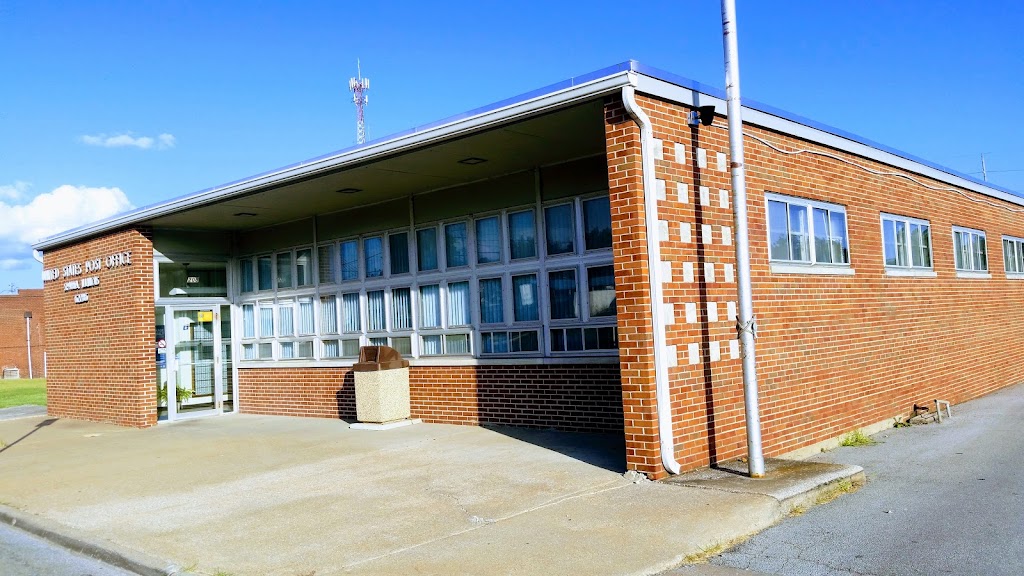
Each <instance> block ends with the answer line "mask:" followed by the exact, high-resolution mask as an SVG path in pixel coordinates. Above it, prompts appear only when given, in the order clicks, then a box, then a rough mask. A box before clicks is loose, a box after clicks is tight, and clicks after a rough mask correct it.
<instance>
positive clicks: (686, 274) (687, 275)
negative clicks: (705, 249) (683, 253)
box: [683, 262, 693, 284]
mask: <svg viewBox="0 0 1024 576" xmlns="http://www.w3.org/2000/svg"><path fill="white" fill-rule="evenodd" d="M683 282H686V283H687V284H689V283H691V282H693V262H683Z"/></svg>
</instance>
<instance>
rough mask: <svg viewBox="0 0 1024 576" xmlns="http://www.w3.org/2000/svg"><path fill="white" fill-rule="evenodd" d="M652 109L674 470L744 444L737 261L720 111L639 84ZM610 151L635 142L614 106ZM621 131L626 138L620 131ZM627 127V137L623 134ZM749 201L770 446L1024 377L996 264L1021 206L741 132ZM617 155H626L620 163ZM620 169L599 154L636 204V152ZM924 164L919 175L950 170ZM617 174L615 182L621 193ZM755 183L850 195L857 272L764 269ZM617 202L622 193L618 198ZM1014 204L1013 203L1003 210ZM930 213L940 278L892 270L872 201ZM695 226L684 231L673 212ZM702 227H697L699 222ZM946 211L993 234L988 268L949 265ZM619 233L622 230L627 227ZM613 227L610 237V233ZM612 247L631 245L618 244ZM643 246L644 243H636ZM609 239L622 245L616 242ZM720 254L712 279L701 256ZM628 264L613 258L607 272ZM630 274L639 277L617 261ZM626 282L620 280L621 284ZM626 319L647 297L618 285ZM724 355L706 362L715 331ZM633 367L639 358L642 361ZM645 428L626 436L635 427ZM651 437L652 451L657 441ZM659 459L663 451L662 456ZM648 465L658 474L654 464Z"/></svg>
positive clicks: (1019, 337)
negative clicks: (709, 116)
mask: <svg viewBox="0 0 1024 576" xmlns="http://www.w3.org/2000/svg"><path fill="white" fill-rule="evenodd" d="M638 100H639V101H640V103H641V106H643V108H644V109H645V111H647V113H648V114H649V115H650V116H651V118H652V121H653V122H654V135H655V137H656V138H661V139H663V140H664V141H665V146H664V151H665V152H664V160H660V161H658V162H656V164H657V167H656V172H657V177H658V178H659V179H664V180H666V181H667V186H666V192H667V193H666V196H667V197H666V200H665V201H662V202H659V218H660V219H662V220H667V221H668V222H669V237H668V240H667V241H663V242H662V244H661V247H662V258H663V259H665V260H668V261H669V262H671V264H672V270H673V275H672V281H671V282H669V283H668V284H666V285H665V293H666V300H667V301H669V302H672V303H674V304H675V307H676V317H675V323H674V324H673V325H671V326H669V329H668V333H667V338H668V344H669V345H674V346H676V347H677V352H678V366H677V367H676V368H673V369H671V370H670V377H671V380H672V410H673V414H674V423H675V425H674V430H675V440H676V450H677V459H678V460H679V461H680V462H681V463H682V464H683V467H684V469H692V468H696V467H699V466H702V465H706V464H708V463H711V462H715V461H721V460H725V459H730V458H734V457H738V456H742V455H744V453H745V450H746V444H745V442H746V439H745V433H744V427H743V394H742V382H741V367H740V360H739V359H733V358H732V357H731V355H730V349H729V341H730V340H735V338H736V331H735V323H734V321H732V320H730V319H729V318H728V317H727V315H726V305H727V303H728V302H730V301H733V302H735V301H736V284H735V273H733V280H732V281H731V282H730V281H725V277H724V276H725V268H726V265H733V266H734V264H735V257H734V255H735V253H734V246H733V245H731V244H730V245H726V244H724V243H723V241H722V227H723V226H725V227H728V228H729V229H730V232H731V231H732V230H731V229H732V227H733V221H732V218H733V212H732V206H731V202H732V193H731V184H730V178H729V173H728V172H727V171H719V170H717V162H716V153H718V152H724V153H727V152H728V134H727V131H726V129H725V127H724V126H725V122H724V119H723V118H719V119H718V121H717V123H716V125H715V126H713V127H703V126H702V127H701V128H700V129H699V130H692V129H691V128H690V127H689V126H687V125H686V123H685V113H686V111H687V110H686V108H685V107H682V106H677V105H674V104H670V103H667V102H663V101H660V100H656V99H654V98H644V97H641V98H638ZM619 107H620V104H618V103H616V102H610V103H609V104H608V106H607V108H608V110H609V111H611V112H613V113H612V114H610V115H609V117H610V118H618V116H617V110H618V109H619ZM606 126H607V127H608V135H609V137H608V151H609V152H608V153H609V158H612V157H614V156H615V155H617V154H620V152H619V151H620V150H623V149H626V150H629V151H630V152H629V153H630V154H631V155H635V153H636V150H638V149H639V142H638V139H639V132H638V131H636V130H632V129H628V128H625V127H622V126H621V125H620V124H618V123H616V122H612V121H609V122H607V123H606ZM745 129H746V131H748V132H750V133H753V134H755V135H758V136H760V137H763V138H765V139H767V140H769V141H771V142H772V143H773V144H775V145H777V146H780V147H782V148H784V149H788V150H791V149H796V148H809V149H813V150H820V151H825V152H828V153H831V154H834V155H837V156H840V157H842V158H845V159H848V160H851V161H855V162H857V163H859V164H862V165H865V166H868V167H871V168H873V169H876V170H885V171H891V172H904V171H902V170H898V169H895V168H892V167H890V166H886V165H884V164H881V163H878V162H874V161H871V160H867V159H864V158H860V157H856V156H854V155H851V154H847V153H844V152H840V151H837V150H833V149H829V148H827V147H824V146H820V145H816V144H812V143H809V142H806V141H802V140H799V139H797V138H794V137H792V136H786V135H782V134H777V133H773V132H771V131H769V130H765V129H761V128H757V127H752V126H747V127H746V128H745ZM624 138H625V140H626V141H625V142H624V141H623V139H624ZM630 140H633V141H634V142H630ZM677 142H678V143H682V144H684V145H685V153H686V158H685V159H684V160H685V161H684V162H680V161H679V160H680V159H678V158H675V146H674V143H677ZM697 148H703V149H706V150H707V154H708V165H707V168H704V169H701V168H699V167H698V166H697V163H696V149H697ZM745 152H746V162H747V190H748V210H749V221H750V237H751V258H752V267H753V270H752V273H753V293H754V312H755V314H756V316H757V318H758V327H759V338H758V340H757V355H758V357H757V358H758V362H757V364H758V377H759V380H760V391H761V418H762V423H763V427H762V431H763V436H764V446H765V453H766V454H767V455H778V454H782V453H785V452H789V451H792V450H795V449H798V448H801V447H805V446H808V445H811V444H814V443H816V442H819V441H822V440H826V439H829V438H834V437H836V436H839V435H841V434H843V433H845V432H848V431H849V430H851V429H854V428H857V427H859V426H864V425H866V424H871V423H875V422H879V421H882V420H884V419H887V418H891V417H893V416H896V415H898V414H906V413H908V412H909V411H910V410H911V408H912V407H913V405H914V404H915V403H922V404H929V403H931V401H932V400H933V399H935V398H942V399H948V400H951V401H952V402H953V403H954V404H955V403H958V402H963V401H965V400H967V399H970V398H974V397H977V396H979V395H982V394H985V393H987V392H991V391H993V390H996V389H998V388H1001V387H1003V386H1007V385H1011V384H1015V383H1019V382H1021V381H1024V366H1022V365H1021V364H1020V363H1019V362H1015V361H1013V358H1012V356H1008V355H1007V352H1011V354H1012V351H1013V350H1016V349H1020V348H1021V347H1022V346H1024V318H1020V317H1019V315H1016V314H1014V313H1013V311H1014V310H1015V309H1016V307H1017V304H1018V303H1020V302H1022V301H1024V280H1009V279H1007V278H1006V276H1005V274H1004V272H1003V265H1002V244H1001V235H1002V234H1008V235H1013V236H1021V237H1024V219H1022V218H1021V215H1020V212H1019V211H1020V210H1021V208H1020V207H1019V206H1012V205H1010V204H1008V203H1005V202H1002V201H999V200H996V199H993V198H990V197H987V196H983V195H980V194H977V193H975V192H970V191H966V190H960V191H959V193H958V192H954V191H935V190H928V189H926V188H925V187H923V186H920V185H918V184H915V183H912V182H909V181H907V180H905V179H903V178H897V177H891V176H876V175H872V174H869V173H867V172H865V171H863V170H861V169H859V168H855V167H853V166H851V165H849V164H846V163H843V162H841V161H838V160H834V159H830V158H823V157H820V156H812V155H808V154H798V155H784V154H781V153H778V152H776V151H773V150H771V149H769V148H767V147H766V146H764V145H763V144H760V143H758V142H756V141H754V140H753V139H751V138H745ZM619 164H620V165H623V164H626V163H625V162H620V163H619ZM628 168H629V174H630V177H629V178H627V179H622V178H621V177H619V176H618V173H617V172H616V169H615V168H613V167H612V163H611V162H609V171H610V181H611V186H612V188H613V198H616V199H619V201H620V202H616V201H614V200H613V215H616V214H622V215H631V214H633V213H635V212H637V211H640V210H642V206H641V205H639V203H640V202H642V196H641V195H640V194H639V193H638V191H637V189H638V188H642V182H641V181H640V179H639V178H638V177H637V176H636V174H635V172H636V170H638V169H639V164H638V161H637V160H633V159H632V156H630V162H629V163H628ZM916 177H917V178H918V179H920V180H922V181H924V182H926V183H927V184H928V185H930V186H933V187H940V188H950V186H949V185H948V184H945V183H941V182H937V181H933V180H929V179H927V178H923V177H920V176H916ZM677 182H682V183H684V184H686V185H687V188H688V201H687V202H682V201H681V199H680V197H679V195H678V194H677V193H676V190H677V188H676V184H675V183H677ZM700 186H707V187H708V188H709V190H710V196H711V198H710V200H711V202H710V205H708V206H702V205H701V203H700V197H699V196H700V195H699V187H700ZM616 188H624V189H623V190H620V191H618V192H616V191H615V190H616ZM719 190H727V191H728V199H729V206H728V208H722V207H721V206H720V204H719V196H718V195H719ZM765 191H772V192H777V193H780V194H785V195H790V196H797V197H802V198H808V199H812V200H819V201H824V202H830V203H834V204H840V205H843V206H845V207H846V210H847V219H848V228H849V239H850V253H851V256H850V257H851V265H852V268H853V269H854V270H855V271H856V275H854V276H812V275H804V274H782V273H772V272H771V270H770V266H769V260H768V246H767V229H766V226H767V224H766V218H765V197H764V194H765ZM622 204H624V205H622ZM1007 208H1010V209H1011V210H1013V211H1011V210H1008V209H1007ZM882 211H884V212H887V213H895V214H899V215H905V216H910V217H915V218H921V219H926V220H929V221H930V222H931V226H932V228H931V229H932V241H933V260H934V269H935V272H936V273H937V278H907V277H892V276H887V275H886V274H885V270H884V267H883V263H882V246H881V225H880V220H879V213H880V212H882ZM623 219H624V220H625V221H626V222H625V223H624V224H623V226H622V227H621V228H618V229H619V230H620V232H621V233H622V234H625V232H622V228H627V229H630V230H631V229H632V226H633V225H634V224H633V223H634V222H636V218H635V217H632V216H628V218H627V217H626V216H623ZM683 223H688V224H690V226H691V232H692V235H691V239H690V241H689V242H684V241H683V237H682V234H681V225H682V224H683ZM705 224H707V225H710V226H711V236H710V238H709V240H710V242H705V238H704V236H703V230H704V229H703V225H705ZM953 225H958V226H965V227H970V228H977V229H981V230H984V231H985V232H986V233H987V247H988V251H989V268H990V272H991V274H992V278H991V279H962V278H957V277H956V273H955V270H954V263H953V252H952V237H951V236H952V232H951V227H952V226H953ZM626 239H627V240H628V237H627V238H626ZM619 241H620V240H619V237H617V246H618V242H619ZM616 250H625V246H618V247H617V248H616ZM629 250H630V251H631V255H633V256H635V257H637V258H640V257H641V254H642V253H643V252H644V250H642V247H640V246H630V247H629ZM617 254H618V252H617ZM686 263H691V264H693V265H694V266H695V270H694V278H693V281H690V282H686V281H685V280H686V279H685V277H684V275H683V265H684V264H686ZM706 264H712V265H714V267H715V278H714V281H707V280H706V279H705V276H704V267H705V265H706ZM628 267H629V264H628V263H623V264H620V263H619V262H618V258H617V261H616V273H619V271H620V269H621V270H622V271H623V272H628V269H629V268H628ZM626 278H627V286H628V287H629V289H631V288H632V287H634V286H635V281H636V280H635V277H634V276H627V277H626ZM627 290H628V289H627ZM619 298H620V300H619V302H620V308H619V318H620V329H621V327H622V325H623V324H624V323H628V320H624V318H625V319H628V318H631V317H643V316H644V315H645V314H648V313H649V311H650V306H649V303H647V302H644V301H642V299H641V298H637V299H636V300H635V301H627V300H626V299H625V298H624V291H623V290H622V289H620V290H619ZM709 302H714V303H717V305H718V315H719V318H718V321H712V320H711V319H710V318H709V310H708V303H709ZM687 303H693V304H696V307H697V311H698V315H697V322H695V323H688V322H687V321H686V319H685V305H686V304H687ZM647 342H649V340H648V339H645V340H644V341H643V342H641V343H640V344H639V348H640V350H636V349H634V348H630V349H629V351H628V352H627V351H626V350H624V351H623V358H624V360H623V386H624V390H628V388H627V387H629V386H633V385H634V381H631V380H629V379H628V378H627V375H628V374H632V373H633V372H632V371H631V370H630V369H629V367H628V365H627V362H628V361H631V360H632V359H633V358H645V357H646V356H645V355H644V354H645V352H644V350H643V346H644V345H645V343H647ZM716 342H717V343H719V346H720V347H721V359H720V360H716V361H712V360H711V359H710V352H711V347H712V346H713V343H716ZM693 343H695V344H697V346H698V351H699V361H698V363H697V364H693V365H691V364H690V363H689V355H688V348H689V345H690V344H693ZM641 365H642V366H647V364H646V363H642V364H641ZM641 374H642V375H643V377H642V378H640V379H638V380H636V382H638V383H639V388H640V393H639V396H640V398H642V399H643V401H646V399H647V398H653V389H654V380H653V376H650V375H649V374H648V372H641ZM626 396H628V394H627V393H624V403H627V407H626V414H627V417H626V422H627V449H628V450H630V454H631V455H632V454H633V448H636V449H637V450H642V451H643V454H644V455H645V456H647V455H650V456H649V457H647V458H640V457H635V456H631V457H630V459H629V460H628V465H629V466H630V468H635V469H638V470H642V471H645V472H650V471H651V463H652V460H657V458H656V457H658V458H660V456H659V454H658V452H657V444H656V443H652V442H650V440H649V438H650V437H651V436H650V435H651V434H653V433H655V432H656V427H655V426H654V422H653V421H651V420H642V421H640V422H641V423H642V425H641V427H640V430H639V432H640V433H639V434H633V435H631V434H630V432H629V430H630V421H631V420H630V418H629V414H630V408H629V402H630V400H628V399H627V398H626ZM637 437H639V438H642V439H643V441H640V442H638V441H636V440H635V438H637ZM652 448H653V450H654V452H653V454H652V453H651V450H652ZM659 462H660V460H659ZM653 475H654V476H656V477H659V476H662V475H664V470H661V469H660V465H658V466H656V470H654V474H653Z"/></svg>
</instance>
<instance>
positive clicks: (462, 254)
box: [444, 222, 469, 268]
mask: <svg viewBox="0 0 1024 576" xmlns="http://www.w3.org/2000/svg"><path fill="white" fill-rule="evenodd" d="M444 251H445V258H446V259H447V264H448V267H449V268H458V267H461V266H468V265H469V255H468V252H469V237H468V235H467V232H466V223H465V222H457V223H455V224H448V225H447V226H445V227H444Z"/></svg>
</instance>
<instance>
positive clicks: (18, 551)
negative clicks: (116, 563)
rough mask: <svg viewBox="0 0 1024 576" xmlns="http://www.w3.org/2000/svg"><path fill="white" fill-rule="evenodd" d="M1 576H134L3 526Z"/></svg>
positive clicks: (0, 549)
mask: <svg viewBox="0 0 1024 576" xmlns="http://www.w3.org/2000/svg"><path fill="white" fill-rule="evenodd" d="M0 574H2V575H3V576H42V575H44V574H45V575H46V576H134V574H133V573H132V572H125V571H124V570H119V569H117V568H114V567H112V566H109V565H107V564H104V563H102V562H100V561H98V560H93V559H92V558H89V557H87V556H81V555H79V554H75V553H74V552H71V551H69V550H67V549H65V548H61V547H60V546H54V545H53V544H50V543H49V542H47V541H45V540H42V539H40V538H37V537H36V536H34V535H32V534H29V533H27V532H22V531H21V530H18V529H16V528H11V527H10V526H8V525H6V524H0Z"/></svg>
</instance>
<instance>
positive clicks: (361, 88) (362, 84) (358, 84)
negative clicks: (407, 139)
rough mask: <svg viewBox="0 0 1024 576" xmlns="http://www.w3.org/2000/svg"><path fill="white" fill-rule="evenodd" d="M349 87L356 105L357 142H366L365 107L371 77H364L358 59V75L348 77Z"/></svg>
mask: <svg viewBox="0 0 1024 576" xmlns="http://www.w3.org/2000/svg"><path fill="white" fill-rule="evenodd" d="M348 89H349V91H350V92H352V102H353V103H355V105H356V143H357V144H365V143H366V121H365V119H364V116H363V108H364V107H365V106H366V104H367V102H369V101H370V99H369V97H368V96H367V95H366V93H367V92H368V91H369V90H370V79H369V78H363V71H362V68H361V66H360V64H359V59H358V58H357V59H356V77H355V78H349V79H348Z"/></svg>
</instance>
